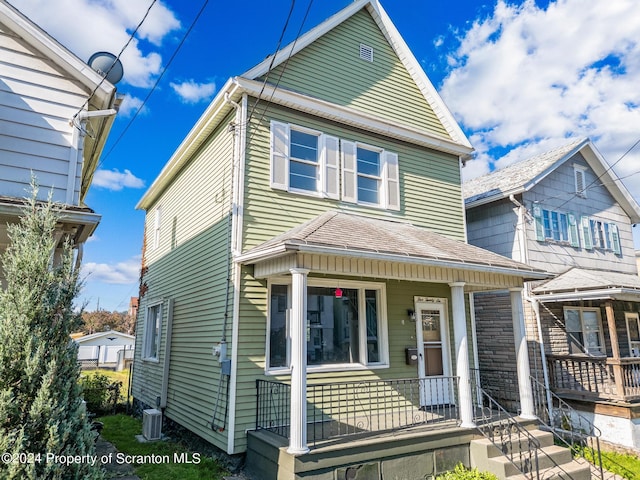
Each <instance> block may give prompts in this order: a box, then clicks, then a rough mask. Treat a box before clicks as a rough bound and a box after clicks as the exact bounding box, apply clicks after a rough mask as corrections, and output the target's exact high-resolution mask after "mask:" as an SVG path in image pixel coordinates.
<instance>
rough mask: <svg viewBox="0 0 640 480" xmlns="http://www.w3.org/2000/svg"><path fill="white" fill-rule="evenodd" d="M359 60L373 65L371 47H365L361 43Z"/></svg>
mask: <svg viewBox="0 0 640 480" xmlns="http://www.w3.org/2000/svg"><path fill="white" fill-rule="evenodd" d="M360 58H361V59H362V60H366V61H367V62H371V63H373V47H370V46H369V45H365V44H364V43H361V44H360Z"/></svg>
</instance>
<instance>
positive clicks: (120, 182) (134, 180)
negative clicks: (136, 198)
mask: <svg viewBox="0 0 640 480" xmlns="http://www.w3.org/2000/svg"><path fill="white" fill-rule="evenodd" d="M92 184H93V185H95V186H96V187H101V188H106V189H107V190H113V191H120V190H122V189H123V188H125V187H127V188H143V187H144V181H143V180H142V179H140V178H138V177H136V176H135V175H134V174H133V173H131V171H130V170H127V169H125V170H124V172H120V171H119V170H118V169H116V168H114V169H113V170H102V169H100V170H96V173H95V174H94V175H93V183H92Z"/></svg>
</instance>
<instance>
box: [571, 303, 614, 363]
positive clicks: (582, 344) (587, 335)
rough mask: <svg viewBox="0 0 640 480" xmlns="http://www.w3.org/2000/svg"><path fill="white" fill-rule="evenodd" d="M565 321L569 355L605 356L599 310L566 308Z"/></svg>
mask: <svg viewBox="0 0 640 480" xmlns="http://www.w3.org/2000/svg"><path fill="white" fill-rule="evenodd" d="M564 321H565V327H566V330H567V341H568V342H569V353H586V354H587V355H604V354H605V351H604V342H603V340H602V326H601V322H600V310H599V309H597V308H578V307H565V308H564Z"/></svg>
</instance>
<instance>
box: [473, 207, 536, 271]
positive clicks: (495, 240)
mask: <svg viewBox="0 0 640 480" xmlns="http://www.w3.org/2000/svg"><path fill="white" fill-rule="evenodd" d="M514 208H515V205H514V204H513V203H511V202H510V201H509V200H500V201H498V202H494V203H491V204H489V205H482V206H479V207H476V208H472V209H469V210H468V211H467V239H468V242H469V243H470V244H471V245H476V246H477V247H481V248H484V249H487V250H490V251H492V252H495V253H497V254H499V255H504V256H505V257H508V258H513V259H515V260H517V259H518V258H519V252H518V251H517V249H518V243H517V235H516V224H517V223H518V216H517V214H516V212H514ZM534 238H535V237H534Z"/></svg>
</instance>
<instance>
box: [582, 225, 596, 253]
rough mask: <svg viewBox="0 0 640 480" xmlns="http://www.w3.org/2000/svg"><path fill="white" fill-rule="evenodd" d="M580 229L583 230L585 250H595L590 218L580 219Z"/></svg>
mask: <svg viewBox="0 0 640 480" xmlns="http://www.w3.org/2000/svg"><path fill="white" fill-rule="evenodd" d="M580 227H581V230H582V244H583V245H584V248H585V250H593V239H592V238H591V222H590V221H589V217H580Z"/></svg>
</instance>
